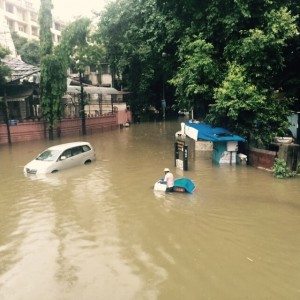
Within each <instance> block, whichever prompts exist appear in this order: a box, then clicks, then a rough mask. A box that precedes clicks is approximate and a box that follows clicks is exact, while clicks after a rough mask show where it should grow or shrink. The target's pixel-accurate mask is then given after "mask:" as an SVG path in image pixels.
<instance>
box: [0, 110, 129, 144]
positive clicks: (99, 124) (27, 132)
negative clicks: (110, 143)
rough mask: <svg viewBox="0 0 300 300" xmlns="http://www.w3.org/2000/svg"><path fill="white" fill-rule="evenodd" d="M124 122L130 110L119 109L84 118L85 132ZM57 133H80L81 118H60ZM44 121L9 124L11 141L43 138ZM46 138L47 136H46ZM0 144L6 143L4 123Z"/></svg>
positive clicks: (107, 128)
mask: <svg viewBox="0 0 300 300" xmlns="http://www.w3.org/2000/svg"><path fill="white" fill-rule="evenodd" d="M126 122H131V112H130V111H119V112H117V113H113V114H107V115H102V116H99V117H93V118H86V132H87V134H93V133H95V132H101V131H105V130H112V129H116V128H119V127H120V126H121V125H123V124H124V123H126ZM57 131H58V132H57V134H60V136H61V137H64V136H70V135H81V119H80V118H74V119H73V118H70V119H63V120H61V122H60V124H59V126H58V129H57ZM47 133H48V132H47V130H46V131H45V128H44V123H43V122H38V121H24V122H20V123H14V125H10V135H11V141H12V143H17V142H25V141H32V140H41V139H44V138H45V134H47ZM46 138H48V137H47V136H46ZM0 144H8V136H7V128H6V124H0Z"/></svg>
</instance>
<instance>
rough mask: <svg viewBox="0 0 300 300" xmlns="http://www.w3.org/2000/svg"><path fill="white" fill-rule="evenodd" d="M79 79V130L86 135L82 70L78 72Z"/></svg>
mask: <svg viewBox="0 0 300 300" xmlns="http://www.w3.org/2000/svg"><path fill="white" fill-rule="evenodd" d="M79 79H80V115H81V131H82V135H86V126H85V111H84V94H83V82H82V72H79Z"/></svg>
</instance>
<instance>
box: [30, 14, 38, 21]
mask: <svg viewBox="0 0 300 300" xmlns="http://www.w3.org/2000/svg"><path fill="white" fill-rule="evenodd" d="M30 19H31V21H34V22H37V20H38V17H37V14H36V13H34V12H31V13H30Z"/></svg>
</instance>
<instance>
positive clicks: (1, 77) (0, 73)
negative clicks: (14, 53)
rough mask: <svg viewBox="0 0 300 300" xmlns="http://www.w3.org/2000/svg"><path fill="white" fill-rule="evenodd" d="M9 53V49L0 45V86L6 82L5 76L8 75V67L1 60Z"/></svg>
mask: <svg viewBox="0 0 300 300" xmlns="http://www.w3.org/2000/svg"><path fill="white" fill-rule="evenodd" d="M8 54H9V51H8V50H7V49H5V48H3V47H1V46H0V86H1V87H3V85H4V84H5V83H6V77H7V76H9V75H10V69H9V68H8V67H7V66H6V65H5V64H4V63H3V62H2V59H3V58H4V57H5V56H6V55H8Z"/></svg>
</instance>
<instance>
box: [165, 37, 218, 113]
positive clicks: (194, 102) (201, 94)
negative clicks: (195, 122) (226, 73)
mask: <svg viewBox="0 0 300 300" xmlns="http://www.w3.org/2000/svg"><path fill="white" fill-rule="evenodd" d="M179 62H182V65H181V66H180V67H179V68H178V70H177V73H176V75H175V76H174V78H173V79H171V80H170V83H171V84H173V85H174V86H175V87H176V94H175V95H176V96H177V99H178V101H177V104H178V106H179V108H187V109H189V110H190V109H194V108H195V109H196V111H202V115H204V116H205V114H206V113H207V112H208V105H209V104H210V103H211V102H212V96H213V88H214V87H215V86H216V84H217V82H218V77H219V70H218V65H217V63H216V61H215V59H214V49H213V45H212V44H211V43H207V42H206V41H205V40H204V39H203V38H202V37H201V36H192V37H187V38H185V39H184V40H183V42H182V43H181V45H180V47H179ZM183 63H184V64H183Z"/></svg>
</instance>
